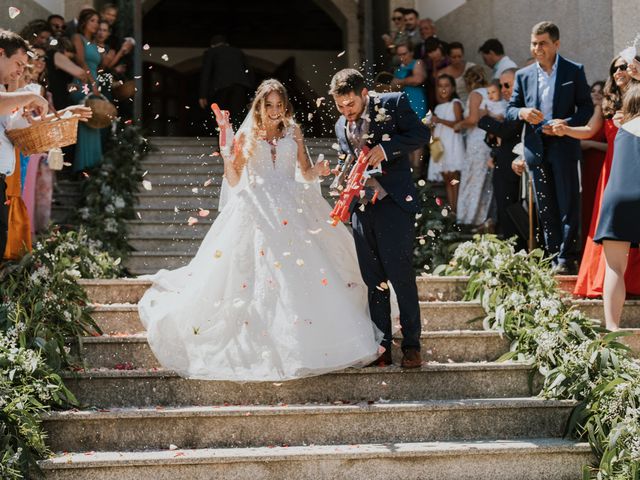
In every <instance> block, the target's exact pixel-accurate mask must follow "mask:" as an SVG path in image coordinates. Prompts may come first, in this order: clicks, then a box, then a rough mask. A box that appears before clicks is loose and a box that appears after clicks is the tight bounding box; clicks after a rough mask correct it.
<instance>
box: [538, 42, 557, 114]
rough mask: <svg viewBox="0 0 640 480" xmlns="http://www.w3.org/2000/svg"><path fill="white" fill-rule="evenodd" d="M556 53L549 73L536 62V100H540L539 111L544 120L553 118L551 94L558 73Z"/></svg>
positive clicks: (554, 89)
mask: <svg viewBox="0 0 640 480" xmlns="http://www.w3.org/2000/svg"><path fill="white" fill-rule="evenodd" d="M558 58H559V57H558V55H557V54H556V61H555V62H553V67H552V68H551V73H547V72H545V71H544V70H543V69H542V67H541V66H540V63H536V68H537V70H538V100H539V101H540V111H541V112H542V114H543V115H544V119H545V120H551V119H552V118H553V94H554V93H555V91H556V76H557V75H558Z"/></svg>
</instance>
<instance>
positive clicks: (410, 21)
mask: <svg viewBox="0 0 640 480" xmlns="http://www.w3.org/2000/svg"><path fill="white" fill-rule="evenodd" d="M419 18H420V14H419V13H418V11H417V10H414V9H413V8H406V9H405V11H404V33H405V36H406V41H408V42H410V43H411V44H412V45H413V48H414V50H415V49H416V48H418V47H419V46H420V43H422V37H421V36H420V30H419V29H418V20H419Z"/></svg>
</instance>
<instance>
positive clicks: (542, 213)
mask: <svg viewBox="0 0 640 480" xmlns="http://www.w3.org/2000/svg"><path fill="white" fill-rule="evenodd" d="M559 48H560V31H559V29H558V27H557V26H556V25H555V24H553V23H551V22H540V23H538V24H537V25H535V26H534V27H533V30H532V32H531V55H532V56H533V58H534V59H535V60H536V62H535V63H533V64H532V65H529V66H528V67H525V68H523V69H521V70H519V71H518V72H517V73H516V78H515V86H514V90H513V96H512V97H511V101H510V102H509V106H508V107H507V114H506V118H507V120H511V121H517V120H522V121H524V122H526V129H525V136H524V142H523V143H524V156H525V161H526V163H527V166H528V168H529V170H530V171H531V176H532V179H533V187H534V190H535V194H536V204H537V207H538V212H539V214H538V216H539V219H540V225H541V227H542V231H543V234H544V240H545V247H546V251H547V253H548V254H549V255H553V256H554V260H553V262H554V264H555V266H556V269H557V272H558V273H559V274H574V273H577V259H578V237H579V229H578V226H579V222H580V182H579V179H578V167H579V160H580V157H581V150H580V141H579V140H575V139H573V138H570V137H568V136H564V137H558V136H555V135H554V134H553V125H555V124H557V123H566V124H567V125H570V126H572V127H575V126H581V125H585V124H586V123H587V122H588V121H589V119H590V118H591V115H592V114H593V103H592V102H591V94H590V89H589V84H588V83H587V78H586V76H585V73H584V67H583V66H582V65H580V64H578V63H574V62H572V61H570V60H566V59H564V58H563V57H561V56H560V55H559V54H558V49H559Z"/></svg>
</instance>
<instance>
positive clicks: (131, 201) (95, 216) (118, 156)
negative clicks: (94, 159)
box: [72, 124, 149, 258]
mask: <svg viewBox="0 0 640 480" xmlns="http://www.w3.org/2000/svg"><path fill="white" fill-rule="evenodd" d="M147 151H149V145H148V143H147V140H146V139H145V138H144V137H143V136H142V134H141V132H140V128H139V127H137V126H134V125H122V124H118V126H117V127H116V128H115V129H114V130H113V132H112V135H111V137H110V138H109V141H108V142H107V145H106V147H105V150H104V154H103V157H102V162H101V163H100V164H99V165H98V166H97V167H96V168H95V169H94V170H92V171H91V172H90V175H89V178H87V179H86V180H85V181H84V182H83V184H82V191H81V193H82V202H83V203H82V204H81V206H80V208H78V210H77V212H76V215H75V218H73V219H72V221H73V223H75V224H77V225H82V226H83V227H84V228H85V230H86V231H87V233H88V235H89V236H90V237H91V238H93V239H96V240H99V241H100V242H102V244H103V248H104V249H106V251H107V252H109V254H110V255H111V256H113V257H120V258H124V257H125V256H126V255H127V253H128V252H129V251H130V250H131V247H130V246H129V243H128V242H127V225H126V223H125V222H126V220H131V219H133V218H134V217H135V210H134V207H135V201H136V198H135V195H136V193H137V192H138V188H139V185H140V182H141V181H142V174H143V171H142V166H141V161H142V158H143V157H144V155H145V154H146V153H147Z"/></svg>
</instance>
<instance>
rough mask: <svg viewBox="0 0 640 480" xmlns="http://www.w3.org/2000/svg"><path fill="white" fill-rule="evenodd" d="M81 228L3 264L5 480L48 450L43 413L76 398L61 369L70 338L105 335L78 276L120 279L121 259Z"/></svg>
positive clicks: (0, 367) (0, 403)
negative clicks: (10, 262)
mask: <svg viewBox="0 0 640 480" xmlns="http://www.w3.org/2000/svg"><path fill="white" fill-rule="evenodd" d="M99 247H100V245H99V243H97V242H96V241H94V240H90V239H89V238H88V236H87V235H86V233H85V232H84V231H82V230H80V231H78V232H75V231H71V232H66V233H63V232H61V231H59V230H53V231H51V232H49V233H48V234H47V235H46V236H44V237H43V238H42V239H41V240H40V241H38V242H37V243H36V245H35V247H34V249H33V252H32V253H30V254H28V255H26V256H25V257H23V258H22V260H21V261H20V262H18V263H13V264H7V265H5V266H3V268H2V269H1V270H0V447H1V448H2V452H3V453H2V455H1V456H0V478H11V479H13V478H22V475H25V474H26V472H27V471H28V470H29V469H30V468H35V461H36V460H37V459H38V458H41V457H42V456H43V455H44V454H46V453H47V449H46V446H45V444H44V438H45V436H44V432H43V431H42V429H41V422H40V414H41V413H43V412H46V411H47V410H48V409H49V408H50V407H51V406H64V405H74V404H75V403H76V399H75V398H74V396H73V394H72V393H71V392H70V391H69V390H67V389H66V388H65V386H64V384H63V383H62V380H61V378H60V376H59V375H58V372H59V371H60V370H62V369H63V368H65V367H67V366H69V365H70V364H71V363H72V362H73V360H74V358H73V356H72V355H71V352H70V349H69V347H68V346H67V345H66V343H67V342H68V341H69V340H70V339H73V338H77V337H79V336H83V335H93V334H95V333H100V331H99V328H98V327H97V326H96V325H95V323H94V321H93V320H92V319H91V317H90V316H89V307H88V306H87V302H88V299H87V295H86V292H85V291H84V289H83V288H82V286H80V285H79V284H78V282H77V280H78V278H80V277H85V278H98V277H100V278H105V277H115V276H116V275H117V274H118V273H119V266H118V263H119V261H118V260H113V259H111V257H109V255H108V254H105V253H103V252H101V251H99Z"/></svg>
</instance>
